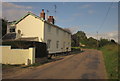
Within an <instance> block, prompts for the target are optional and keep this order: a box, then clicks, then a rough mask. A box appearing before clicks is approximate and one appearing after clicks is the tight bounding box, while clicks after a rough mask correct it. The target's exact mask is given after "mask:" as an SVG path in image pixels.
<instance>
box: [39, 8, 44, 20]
mask: <svg viewBox="0 0 120 81" xmlns="http://www.w3.org/2000/svg"><path fill="white" fill-rule="evenodd" d="M40 18H43V19H44V20H45V12H44V9H42V12H41V13H40Z"/></svg>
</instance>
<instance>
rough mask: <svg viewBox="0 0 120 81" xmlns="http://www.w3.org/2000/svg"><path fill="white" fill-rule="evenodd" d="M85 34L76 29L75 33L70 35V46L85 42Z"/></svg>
mask: <svg viewBox="0 0 120 81" xmlns="http://www.w3.org/2000/svg"><path fill="white" fill-rule="evenodd" d="M86 42H87V36H86V34H85V33H84V32H83V31H78V32H77V33H75V34H73V35H72V46H74V47H76V46H79V45H80V43H82V44H85V45H86V44H87V43H86Z"/></svg>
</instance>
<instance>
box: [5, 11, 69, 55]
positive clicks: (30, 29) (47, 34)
mask: <svg viewBox="0 0 120 81" xmlns="http://www.w3.org/2000/svg"><path fill="white" fill-rule="evenodd" d="M7 30H8V31H7V33H9V34H15V35H16V36H15V39H16V40H18V39H20V40H27V41H39V42H45V43H47V46H48V51H49V53H59V52H66V51H71V33H70V32H68V31H66V30H64V29H63V28H60V27H59V26H56V25H54V18H53V16H49V18H48V20H45V12H44V10H42V12H41V13H40V17H39V16H36V15H35V14H33V13H31V12H28V13H27V14H26V15H25V16H24V17H22V18H21V19H19V20H18V21H16V22H14V23H12V24H11V23H10V24H9V25H8V29H7Z"/></svg>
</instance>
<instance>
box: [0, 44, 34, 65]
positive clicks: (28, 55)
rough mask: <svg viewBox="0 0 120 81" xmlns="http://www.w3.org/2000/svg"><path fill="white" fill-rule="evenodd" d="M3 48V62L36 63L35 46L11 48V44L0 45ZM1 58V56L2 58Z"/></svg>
mask: <svg viewBox="0 0 120 81" xmlns="http://www.w3.org/2000/svg"><path fill="white" fill-rule="evenodd" d="M0 49H2V53H1V54H0V56H2V64H25V65H28V64H33V63H35V48H28V49H11V46H0ZM0 59H1V58H0Z"/></svg>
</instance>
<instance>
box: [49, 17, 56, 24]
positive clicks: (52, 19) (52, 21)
mask: <svg viewBox="0 0 120 81" xmlns="http://www.w3.org/2000/svg"><path fill="white" fill-rule="evenodd" d="M48 22H50V23H52V24H54V22H55V19H54V18H53V16H49V17H48Z"/></svg>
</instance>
